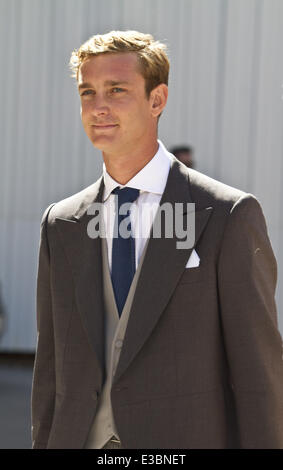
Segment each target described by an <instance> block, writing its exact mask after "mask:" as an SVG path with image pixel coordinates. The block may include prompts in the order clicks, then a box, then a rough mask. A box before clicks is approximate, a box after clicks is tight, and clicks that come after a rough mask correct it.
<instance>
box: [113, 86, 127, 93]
mask: <svg viewBox="0 0 283 470" xmlns="http://www.w3.org/2000/svg"><path fill="white" fill-rule="evenodd" d="M122 91H125V90H124V88H119V87H115V88H112V92H113V93H121V92H122Z"/></svg>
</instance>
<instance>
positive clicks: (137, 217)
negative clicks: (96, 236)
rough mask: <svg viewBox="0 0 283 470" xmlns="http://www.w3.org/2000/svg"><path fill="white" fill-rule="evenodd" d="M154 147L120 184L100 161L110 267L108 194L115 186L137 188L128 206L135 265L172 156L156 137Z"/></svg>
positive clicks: (112, 211)
mask: <svg viewBox="0 0 283 470" xmlns="http://www.w3.org/2000/svg"><path fill="white" fill-rule="evenodd" d="M158 144H159V147H158V150H157V152H156V154H155V155H154V157H153V158H152V159H151V160H150V161H149V162H148V163H147V165H145V166H144V167H143V168H142V169H141V170H140V171H139V172H138V173H137V174H136V175H135V176H134V177H133V178H132V179H131V180H130V181H128V183H127V184H125V185H121V184H119V183H118V182H117V181H115V180H114V179H113V178H112V177H111V176H110V175H109V173H107V171H106V167H105V164H103V179H104V191H103V202H104V204H103V221H104V229H105V236H106V241H107V251H108V262H109V269H110V272H111V268H112V238H113V230H114V221H115V196H114V194H111V193H112V191H113V190H114V189H115V188H116V187H118V186H119V187H120V188H125V187H130V188H135V189H139V190H140V194H139V196H138V198H137V200H136V201H135V202H134V203H133V204H132V206H131V213H130V221H131V229H132V234H133V237H134V238H135V257H136V268H137V266H138V264H139V261H140V258H141V255H142V253H143V250H144V247H145V244H146V241H147V239H148V237H149V234H150V229H151V226H152V223H153V220H154V217H155V214H156V212H157V209H158V206H159V202H160V199H161V197H162V194H163V191H164V188H165V186H166V182H167V178H168V174H169V170H170V166H171V161H172V156H171V154H170V153H169V152H168V151H167V150H166V148H165V146H164V145H163V144H162V142H161V141H160V140H158Z"/></svg>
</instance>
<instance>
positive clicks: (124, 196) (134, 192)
mask: <svg viewBox="0 0 283 470" xmlns="http://www.w3.org/2000/svg"><path fill="white" fill-rule="evenodd" d="M139 193H140V190H139V189H135V188H128V187H125V188H122V189H121V188H119V187H118V188H115V189H113V191H112V194H117V196H118V205H119V207H120V206H121V205H122V204H125V203H126V202H134V201H135V200H136V199H137V198H138V196H139Z"/></svg>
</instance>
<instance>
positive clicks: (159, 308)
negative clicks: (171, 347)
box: [113, 159, 212, 383]
mask: <svg viewBox="0 0 283 470" xmlns="http://www.w3.org/2000/svg"><path fill="white" fill-rule="evenodd" d="M189 187H190V184H189V180H188V173H187V170H186V169H184V167H183V166H182V165H180V163H179V162H178V160H176V159H174V160H173V162H172V165H171V169H170V172H169V175H168V180H167V184H166V187H165V190H164V193H163V196H162V199H161V201H160V206H162V204H163V203H166V202H168V203H171V204H172V205H173V207H174V203H178V202H179V203H180V202H183V203H193V202H194V201H193V200H192V197H191V194H190V190H189ZM184 208H186V204H184ZM211 212H212V207H205V208H201V209H198V208H197V206H196V213H195V242H194V246H195V245H196V243H197V241H198V239H199V237H200V235H201V233H202V231H203V230H204V228H205V226H206V224H207V222H208V219H209V217H210V215H211ZM186 214H187V211H186V209H185V210H184V213H183V216H184V217H187V216H186ZM155 221H156V219H155ZM184 227H186V224H185V223H184ZM152 233H153V231H152V230H151V235H150V239H149V242H148V247H147V252H146V255H145V259H144V262H143V266H142V269H141V272H140V277H139V281H138V284H137V287H136V292H135V296H134V299H133V303H132V308H131V313H130V316H129V321H128V325H127V330H126V334H125V338H124V344H123V348H122V351H121V355H120V360H119V363H118V366H117V370H116V374H115V377H114V381H113V383H115V382H117V380H118V379H119V378H120V377H121V375H122V374H123V372H124V371H125V370H126V369H127V367H128V366H129V364H130V363H131V362H132V360H133V359H134V357H135V356H136V354H137V353H138V352H139V350H140V349H141V348H142V346H143V344H144V343H145V341H146V340H147V338H148V337H149V335H150V334H151V332H152V330H153V328H154V327H155V325H156V323H157V322H158V320H159V318H160V316H161V314H162V312H163V311H164V309H165V307H166V305H167V304H168V302H169V300H170V297H171V295H172V294H173V292H174V290H175V288H176V285H177V283H178V281H179V279H180V277H181V275H182V273H183V271H184V268H185V265H186V263H187V261H188V259H189V256H190V254H191V252H192V251H193V248H194V247H192V248H190V249H177V248H176V243H177V241H178V238H176V236H175V235H174V236H173V238H166V237H164V236H162V238H153V237H152ZM162 233H163V232H162ZM173 234H174V231H173Z"/></svg>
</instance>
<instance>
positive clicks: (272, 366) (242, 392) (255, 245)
mask: <svg viewBox="0 0 283 470" xmlns="http://www.w3.org/2000/svg"><path fill="white" fill-rule="evenodd" d="M276 282H277V264H276V260H275V257H274V254H273V251H272V247H271V244H270V241H269V237H268V233H267V227H266V222H265V218H264V215H263V212H262V209H261V206H260V204H259V202H258V201H257V199H256V198H255V197H254V196H253V195H251V194H246V195H245V196H243V197H241V198H240V199H239V200H238V201H237V202H236V203H235V204H234V206H233V208H232V210H231V211H230V214H229V216H228V222H227V225H226V228H225V232H224V236H223V240H222V246H221V250H220V255H219V260H218V288H219V298H220V311H221V321H222V325H223V334H224V341H225V347H226V352H227V358H228V364H229V369H230V382H231V387H232V390H233V393H234V398H235V406H236V417H237V423H238V434H239V440H240V446H241V448H248V449H271V448H274V449H278V448H280V449H281V448H283V358H282V338H281V335H280V332H279V330H278V321H277V311H276V303H275V298H274V295H275V289H276Z"/></svg>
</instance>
